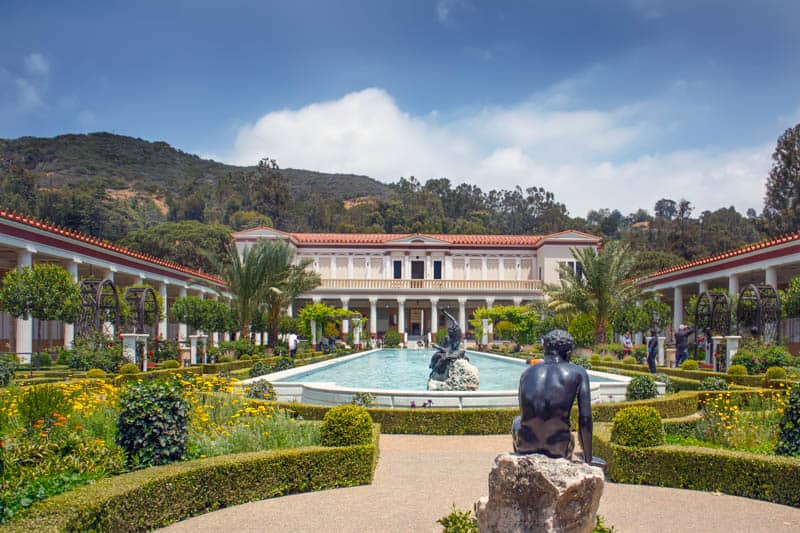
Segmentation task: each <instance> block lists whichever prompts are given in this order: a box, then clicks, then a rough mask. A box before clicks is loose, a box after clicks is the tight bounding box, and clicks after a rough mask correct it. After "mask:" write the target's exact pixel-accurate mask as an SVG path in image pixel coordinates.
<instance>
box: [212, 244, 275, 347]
mask: <svg viewBox="0 0 800 533" xmlns="http://www.w3.org/2000/svg"><path fill="white" fill-rule="evenodd" d="M268 244H269V243H267V242H260V243H258V244H256V245H254V246H252V247H249V248H245V250H244V252H243V253H242V255H241V256H240V255H239V252H238V250H237V249H236V246H235V245H233V244H231V245H229V246H228V262H227V265H225V266H224V267H223V268H222V279H224V280H225V282H226V283H227V284H228V290H230V291H231V292H232V293H233V295H234V299H233V305H234V311H235V314H236V316H237V318H238V319H239V333H240V335H241V337H242V338H243V339H247V338H249V337H250V323H251V322H252V321H253V317H254V316H255V315H256V313H258V310H259V309H258V308H259V306H260V305H261V298H262V296H263V292H264V283H263V280H264V279H265V278H266V272H265V268H266V261H264V258H263V257H264V253H265V248H266V246H267V245H268Z"/></svg>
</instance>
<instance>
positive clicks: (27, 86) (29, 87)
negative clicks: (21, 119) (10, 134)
mask: <svg viewBox="0 0 800 533" xmlns="http://www.w3.org/2000/svg"><path fill="white" fill-rule="evenodd" d="M14 83H15V84H16V86H17V109H18V110H19V111H29V110H32V109H38V108H40V107H44V102H43V101H42V97H41V94H40V93H39V89H37V88H36V87H35V86H34V85H33V83H31V82H30V81H28V80H26V79H24V78H17V79H16V80H14Z"/></svg>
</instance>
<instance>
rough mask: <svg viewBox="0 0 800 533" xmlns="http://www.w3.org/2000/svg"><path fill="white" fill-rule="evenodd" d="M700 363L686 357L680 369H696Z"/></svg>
mask: <svg viewBox="0 0 800 533" xmlns="http://www.w3.org/2000/svg"><path fill="white" fill-rule="evenodd" d="M699 368H700V365H699V364H698V363H697V361H695V360H694V359H687V360H686V361H684V362H683V363H681V369H682V370H698V369H699Z"/></svg>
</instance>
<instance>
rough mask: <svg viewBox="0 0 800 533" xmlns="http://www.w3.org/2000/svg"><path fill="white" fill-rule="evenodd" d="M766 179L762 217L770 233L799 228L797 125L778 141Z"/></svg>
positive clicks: (799, 134)
mask: <svg viewBox="0 0 800 533" xmlns="http://www.w3.org/2000/svg"><path fill="white" fill-rule="evenodd" d="M772 161H773V164H772V169H771V170H770V171H769V176H768V177H767V196H766V198H765V200H764V217H765V218H766V219H767V220H768V221H769V223H770V229H771V231H772V233H773V234H781V233H789V232H794V231H797V230H798V229H800V124H797V125H796V126H795V127H793V128H789V129H787V130H786V131H785V132H783V135H781V136H780V137H779V138H778V143H777V145H776V147H775V151H774V152H773V153H772Z"/></svg>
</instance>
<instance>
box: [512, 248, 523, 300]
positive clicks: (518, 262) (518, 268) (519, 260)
mask: <svg viewBox="0 0 800 533" xmlns="http://www.w3.org/2000/svg"><path fill="white" fill-rule="evenodd" d="M514 268H515V269H516V273H515V274H514V279H516V280H517V281H519V280H520V278H521V277H522V258H521V257H515V258H514ZM514 305H516V304H514Z"/></svg>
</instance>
